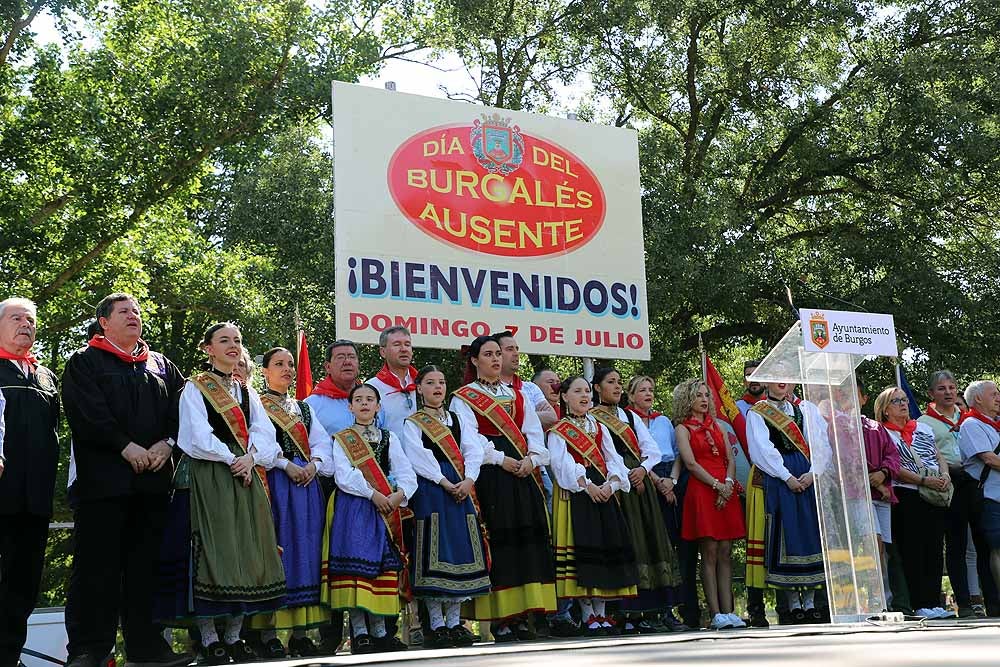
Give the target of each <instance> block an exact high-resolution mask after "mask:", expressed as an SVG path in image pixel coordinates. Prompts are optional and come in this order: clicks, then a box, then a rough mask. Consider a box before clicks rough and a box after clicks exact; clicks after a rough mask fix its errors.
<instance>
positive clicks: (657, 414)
mask: <svg viewBox="0 0 1000 667" xmlns="http://www.w3.org/2000/svg"><path fill="white" fill-rule="evenodd" d="M625 409H626V410H628V411H629V412H632V413H634V414H637V415H639V416H640V417H642V418H643V419H645V420H646V421H650V422H651V421H653V420H654V419H656V418H657V417H660V416H662V415H663V413H662V412H657V411H656V410H650V411H649V412H643V411H642V410H640V409H639V408H635V407H632V406H631V405H630V406H628V407H627V408H625Z"/></svg>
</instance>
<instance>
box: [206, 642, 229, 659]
mask: <svg viewBox="0 0 1000 667" xmlns="http://www.w3.org/2000/svg"><path fill="white" fill-rule="evenodd" d="M204 664H206V665H228V664H229V651H227V650H226V645H225V644H223V643H222V642H221V641H215V642H212V643H211V644H209V645H208V646H206V647H205V662H204Z"/></svg>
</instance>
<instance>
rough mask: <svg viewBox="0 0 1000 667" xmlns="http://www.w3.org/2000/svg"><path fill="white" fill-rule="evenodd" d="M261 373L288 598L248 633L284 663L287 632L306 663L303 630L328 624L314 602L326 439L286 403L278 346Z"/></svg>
mask: <svg viewBox="0 0 1000 667" xmlns="http://www.w3.org/2000/svg"><path fill="white" fill-rule="evenodd" d="M261 368H262V373H263V375H264V380H265V381H266V382H267V390H266V391H265V392H264V393H263V394H262V395H261V397H260V400H261V404H262V405H263V406H264V410H266V411H267V416H268V417H270V419H271V422H272V423H273V424H274V430H275V433H276V435H277V444H278V447H279V448H280V449H281V456H280V457H278V458H277V459H276V460H275V465H274V467H272V468H271V469H270V470H268V471H267V484H268V487H269V488H270V491H271V514H272V516H273V517H274V529H275V533H276V534H277V539H278V544H279V545H280V546H281V549H282V552H281V562H282V564H283V565H284V568H285V578H286V581H287V593H286V596H285V605H286V607H285V608H284V609H281V610H279V611H278V612H277V613H275V614H274V615H273V616H263V615H262V616H256V617H254V618H253V619H252V620H251V626H252V627H254V628H257V629H261V631H262V632H261V640H262V643H263V649H264V656H262V657H266V658H268V659H277V658H283V657H285V647H284V646H283V645H282V643H281V640H280V639H278V637H277V635H276V633H275V630H277V629H290V630H291V631H292V636H291V638H290V639H289V640H288V653H289V654H290V655H292V656H302V657H311V656H315V655H318V649H317V647H316V645H315V644H313V641H312V640H311V639H309V637H307V636H306V633H305V631H306V629H308V628H310V627H314V626H319V625H322V624H324V623H326V622H328V621H329V620H330V612H329V610H327V609H326V608H325V607H323V606H322V605H321V604H320V599H319V593H320V569H321V561H322V559H323V556H322V552H323V545H322V540H323V528H324V525H325V522H326V501H325V499H324V497H323V489H322V488H321V487H320V484H319V480H318V479H316V475H317V474H322V475H324V476H327V477H329V476H331V475H332V474H333V449H332V447H331V443H332V440H331V439H330V436H329V435H328V434H327V432H326V430H325V429H324V428H323V426H322V424H320V423H319V420H318V419H316V418H315V416H314V415H313V414H312V411H311V410H310V409H309V406H308V405H306V404H305V403H304V402H303V401H296V400H294V399H292V398H291V397H289V396H288V388H289V387H290V386H291V385H292V383H293V382H295V359H294V358H293V357H292V353H291V352H289V351H288V350H286V349H285V348H283V347H276V348H273V349H270V350H268V351H267V352H265V353H264V360H263V364H262V367H261Z"/></svg>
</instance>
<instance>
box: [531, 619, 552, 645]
mask: <svg viewBox="0 0 1000 667" xmlns="http://www.w3.org/2000/svg"><path fill="white" fill-rule="evenodd" d="M535 635H536V636H537V637H538V638H539V639H548V638H549V637H551V636H552V626H551V625H549V621H548V619H547V618H545V615H544V614H535Z"/></svg>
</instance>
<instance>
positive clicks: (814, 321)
mask: <svg viewBox="0 0 1000 667" xmlns="http://www.w3.org/2000/svg"><path fill="white" fill-rule="evenodd" d="M809 337H810V338H811V339H812V342H813V343H815V344H816V347H818V348H819V349H821V350H822V349H823V348H824V347H826V346H827V345H829V344H830V325H829V324H828V323H827V321H826V317H824V315H823V313H813V316H812V317H810V318H809Z"/></svg>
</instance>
